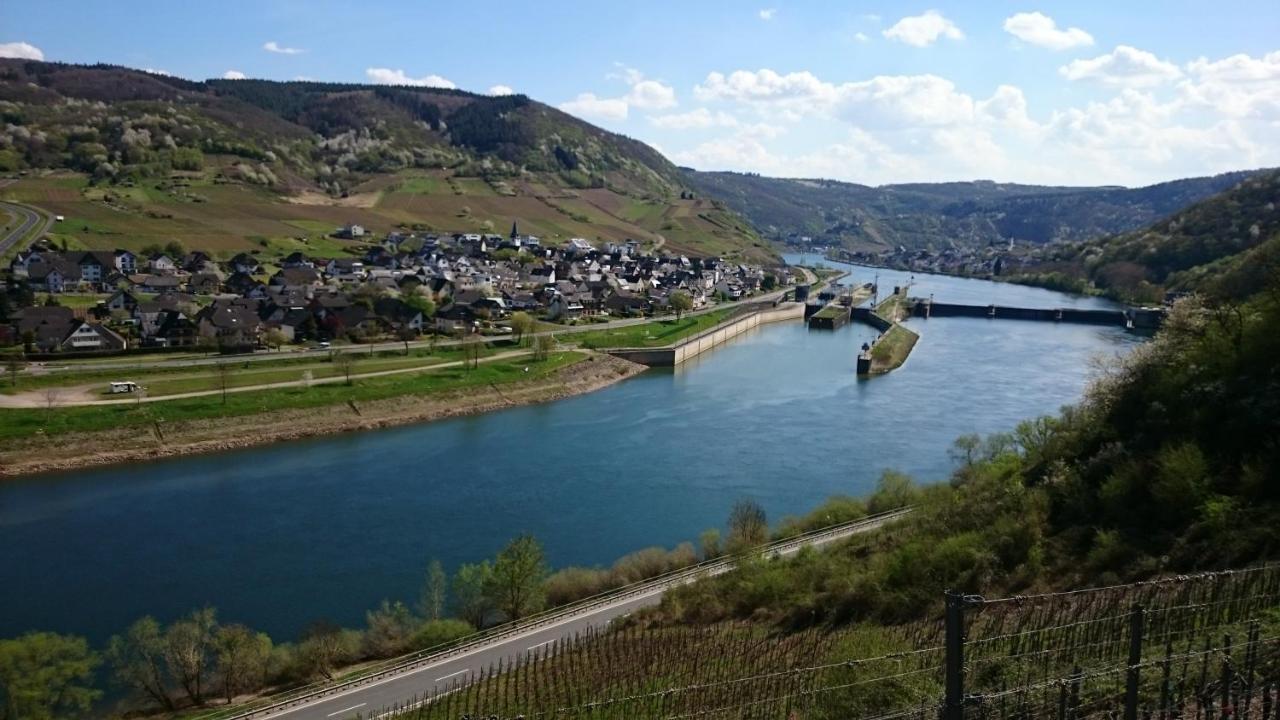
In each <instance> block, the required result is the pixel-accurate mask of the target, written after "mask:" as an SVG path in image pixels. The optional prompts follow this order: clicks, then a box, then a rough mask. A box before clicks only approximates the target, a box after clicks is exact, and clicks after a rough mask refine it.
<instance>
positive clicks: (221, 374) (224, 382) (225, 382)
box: [213, 362, 235, 405]
mask: <svg viewBox="0 0 1280 720" xmlns="http://www.w3.org/2000/svg"><path fill="white" fill-rule="evenodd" d="M233 373H235V368H233V367H232V366H231V363H228V362H220V363H217V364H216V365H214V366H213V378H214V381H215V382H216V383H217V386H218V388H219V389H220V390H222V404H223V405H226V404H227V388H229V387H231V376H232V374H233Z"/></svg>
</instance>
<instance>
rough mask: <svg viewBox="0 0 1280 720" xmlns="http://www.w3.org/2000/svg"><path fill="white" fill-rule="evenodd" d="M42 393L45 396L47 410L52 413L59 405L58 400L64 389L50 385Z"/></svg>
mask: <svg viewBox="0 0 1280 720" xmlns="http://www.w3.org/2000/svg"><path fill="white" fill-rule="evenodd" d="M41 395H42V396H43V397H44V409H45V412H46V413H47V414H50V415H52V414H53V409H54V408H55V407H57V406H58V401H59V400H60V399H61V397H62V391H61V390H59V389H58V388H56V387H50V388H45V389H44V392H43V393H41Z"/></svg>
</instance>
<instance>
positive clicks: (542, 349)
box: [533, 335, 556, 362]
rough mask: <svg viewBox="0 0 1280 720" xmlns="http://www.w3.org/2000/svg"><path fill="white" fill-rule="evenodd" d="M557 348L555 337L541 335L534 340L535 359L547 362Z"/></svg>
mask: <svg viewBox="0 0 1280 720" xmlns="http://www.w3.org/2000/svg"><path fill="white" fill-rule="evenodd" d="M555 347H556V339H555V336H554V335H539V336H538V337H536V338H534V339H533V359H534V360H537V361H539V362H541V361H543V360H546V359H547V358H548V357H549V356H550V355H551V351H552V350H554V349H555Z"/></svg>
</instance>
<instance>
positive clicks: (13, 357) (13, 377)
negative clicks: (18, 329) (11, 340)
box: [4, 352, 27, 387]
mask: <svg viewBox="0 0 1280 720" xmlns="http://www.w3.org/2000/svg"><path fill="white" fill-rule="evenodd" d="M26 364H27V363H26V360H24V359H23V357H22V355H20V354H18V353H16V352H15V353H9V355H8V356H7V357H6V358H5V361H4V369H5V372H7V373H9V383H10V384H11V385H13V386H14V387H18V373H19V372H21V371H22V368H23V367H25V366H26Z"/></svg>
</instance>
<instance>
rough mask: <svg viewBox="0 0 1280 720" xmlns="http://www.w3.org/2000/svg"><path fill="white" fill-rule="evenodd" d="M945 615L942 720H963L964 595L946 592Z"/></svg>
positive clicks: (950, 591) (952, 591)
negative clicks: (944, 682)
mask: <svg viewBox="0 0 1280 720" xmlns="http://www.w3.org/2000/svg"><path fill="white" fill-rule="evenodd" d="M946 597H947V614H946V653H947V658H946V670H945V672H946V702H945V704H944V706H943V713H942V720H964V635H965V633H964V604H965V598H964V594H962V593H959V592H956V591H954V590H948V591H947V593H946Z"/></svg>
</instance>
